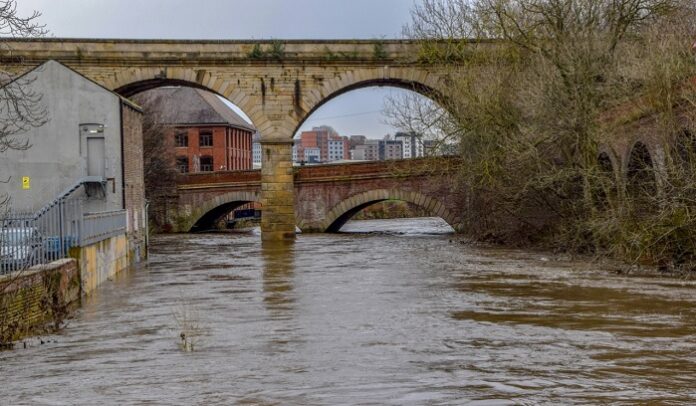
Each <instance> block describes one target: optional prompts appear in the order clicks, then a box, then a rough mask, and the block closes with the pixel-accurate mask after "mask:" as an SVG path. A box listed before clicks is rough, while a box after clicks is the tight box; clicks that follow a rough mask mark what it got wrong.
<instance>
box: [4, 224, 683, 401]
mask: <svg viewBox="0 0 696 406" xmlns="http://www.w3.org/2000/svg"><path fill="white" fill-rule="evenodd" d="M385 230H389V231H388V232H379V231H385ZM345 231H352V232H354V233H344V234H334V235H301V236H299V238H298V239H297V241H296V242H295V243H294V244H289V245H286V244H280V245H279V244H273V245H262V244H261V242H260V239H259V236H258V233H254V232H249V233H237V234H198V235H170V236H161V237H157V238H155V239H154V240H153V241H152V252H151V254H152V256H151V260H150V264H149V267H147V268H144V269H138V270H134V271H130V272H127V273H125V274H123V275H122V276H121V277H119V278H117V279H116V280H114V281H112V282H110V283H107V284H106V285H105V286H104V287H103V288H101V289H100V290H99V291H98V292H97V293H95V294H94V295H92V296H90V297H89V298H87V299H86V300H85V301H84V303H83V307H82V309H81V310H79V311H78V313H77V314H76V316H75V318H74V319H73V320H71V321H70V323H69V325H68V326H67V328H65V329H64V330H63V331H62V332H61V333H60V334H58V335H55V336H52V337H48V339H49V340H50V341H51V342H48V343H46V344H43V345H40V344H38V343H32V345H30V346H29V348H27V349H23V348H21V347H22V346H21V345H20V346H19V349H17V350H14V351H8V352H3V353H0V378H1V381H0V404H3V405H5V404H13V405H14V404H27V405H73V404H84V405H95V404H98V405H107V404H119V405H127V404H163V405H173V404H250V405H251V404H259V405H291V404H301V405H341V404H351V405H352V404H391V405H440V404H479V405H497V404H570V403H582V404H611V403H613V404H634V403H643V404H694V403H696V323H695V322H696V306H695V305H696V294H695V293H696V290H695V287H696V286H695V285H694V283H693V282H687V281H680V280H674V279H659V278H638V277H625V276H620V275H616V274H614V273H612V272H610V271H607V270H602V269H598V265H593V264H586V263H578V262H570V261H555V260H554V259H553V258H551V259H547V258H544V257H543V254H538V253H525V252H521V251H512V250H500V249H484V248H472V247H470V246H467V245H463V244H460V243H458V242H457V241H456V239H457V237H456V236H452V235H449V234H446V233H447V231H448V229H447V227H446V225H443V224H442V222H440V221H439V220H438V219H407V220H391V221H385V220H373V221H363V222H351V223H349V224H347V225H346V227H345ZM182 332H184V333H185V334H188V336H187V340H189V339H190V341H191V342H192V343H193V346H194V348H193V351H185V350H184V349H183V348H182V346H181V343H182V340H181V333H182Z"/></svg>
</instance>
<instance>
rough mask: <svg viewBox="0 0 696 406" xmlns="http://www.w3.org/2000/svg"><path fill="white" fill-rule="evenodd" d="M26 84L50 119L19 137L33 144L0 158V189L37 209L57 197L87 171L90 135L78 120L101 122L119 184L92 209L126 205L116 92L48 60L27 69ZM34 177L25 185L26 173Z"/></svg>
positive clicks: (14, 201) (111, 174)
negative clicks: (36, 93) (81, 129)
mask: <svg viewBox="0 0 696 406" xmlns="http://www.w3.org/2000/svg"><path fill="white" fill-rule="evenodd" d="M27 78H30V79H31V80H33V82H31V83H30V84H29V85H28V86H29V87H30V88H31V89H33V90H35V91H36V92H38V93H40V94H42V101H41V102H42V104H43V105H44V106H45V108H46V109H47V110H48V115H49V117H48V122H47V123H46V124H45V125H43V126H41V127H39V128H33V129H31V130H29V131H28V132H27V133H25V134H23V135H22V136H21V138H22V139H27V140H28V141H29V143H30V144H31V148H29V149H28V150H24V151H7V152H6V153H5V154H3V157H2V159H1V160H0V173H1V174H2V177H3V178H4V179H6V178H9V182H8V183H0V194H2V193H6V194H7V195H9V196H10V197H11V203H10V204H11V206H12V207H13V208H15V209H19V210H31V211H34V210H37V209H39V208H41V207H42V206H43V205H45V204H46V203H48V202H50V201H51V200H53V199H54V198H55V197H56V196H57V195H58V194H59V193H61V192H62V191H63V190H65V189H66V188H67V187H69V186H70V185H71V184H73V183H74V182H75V181H76V180H78V179H80V178H82V177H84V176H86V175H87V160H86V140H85V137H84V135H81V134H80V124H84V123H98V124H103V125H104V126H105V128H104V133H103V134H104V139H105V158H106V165H105V166H106V177H107V178H114V179H115V182H116V184H115V185H112V184H109V185H108V187H107V193H106V199H105V200H104V199H103V197H102V196H99V198H97V199H90V200H89V203H88V208H89V210H91V211H99V210H116V209H120V208H122V199H123V197H122V184H121V135H120V131H121V128H120V127H121V123H120V112H119V103H120V99H119V97H118V96H117V95H115V94H113V93H111V92H109V91H108V90H106V89H104V88H102V87H101V86H99V85H97V84H95V83H93V82H91V81H90V80H88V79H86V78H84V77H82V76H81V75H79V74H77V73H75V72H73V71H71V70H70V69H68V68H66V67H65V66H63V65H61V64H59V63H57V62H55V61H48V62H46V63H44V64H43V65H41V66H40V67H38V68H37V69H35V70H33V71H31V72H29V73H28V74H27ZM25 176H28V177H29V178H30V187H31V188H30V189H28V190H26V189H23V188H22V177H25Z"/></svg>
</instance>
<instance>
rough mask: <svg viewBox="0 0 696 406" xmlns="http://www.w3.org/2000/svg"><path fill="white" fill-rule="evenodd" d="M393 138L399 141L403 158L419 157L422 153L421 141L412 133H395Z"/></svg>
mask: <svg viewBox="0 0 696 406" xmlns="http://www.w3.org/2000/svg"><path fill="white" fill-rule="evenodd" d="M394 139H395V140H397V141H401V143H402V152H403V157H404V159H406V158H419V157H422V156H423V155H424V152H425V151H424V148H423V142H422V141H421V139H420V138H419V137H417V136H416V134H413V133H396V135H395V136H394Z"/></svg>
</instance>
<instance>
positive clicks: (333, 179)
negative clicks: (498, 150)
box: [168, 158, 466, 232]
mask: <svg viewBox="0 0 696 406" xmlns="http://www.w3.org/2000/svg"><path fill="white" fill-rule="evenodd" d="M458 163H459V161H458V160H457V159H456V158H425V159H413V160H400V161H378V162H359V163H350V164H336V165H320V166H304V167H296V168H295V169H294V170H293V172H294V173H293V178H294V185H295V189H294V193H295V200H294V213H295V215H296V219H297V220H296V221H297V227H299V228H300V230H302V231H303V232H335V231H338V230H339V229H340V228H341V226H342V225H343V224H345V222H346V221H348V220H349V219H350V218H351V217H352V216H353V215H354V214H356V213H357V212H359V211H360V210H362V209H363V208H365V207H367V206H369V205H371V204H374V203H378V202H381V201H384V200H391V199H393V200H401V201H405V202H409V203H413V204H415V205H417V206H419V207H422V208H424V209H426V210H427V211H428V212H430V213H431V215H433V216H437V217H441V218H442V219H444V220H445V221H446V222H447V223H448V224H449V225H451V226H452V228H454V229H455V230H460V229H461V223H462V216H463V214H464V213H462V203H463V202H465V201H466V199H465V197H466V196H465V195H464V192H463V191H462V188H461V185H460V184H459V183H458V182H457V180H456V171H457V165H458ZM261 179H262V175H261V171H259V170H254V171H228V172H210V173H195V174H187V175H180V176H179V180H178V205H177V207H176V209H174V212H173V213H170V214H169V216H168V217H169V218H170V222H171V224H173V225H174V228H175V230H174V231H181V232H187V231H190V230H195V229H197V228H201V229H205V228H208V227H211V226H212V225H213V224H214V223H216V222H217V220H219V219H220V218H221V217H222V216H224V215H226V214H227V213H228V212H229V211H230V210H233V209H234V208H236V207H239V206H241V205H243V204H245V203H249V202H259V201H261V196H262V191H263V188H264V187H268V186H267V185H262V181H261ZM263 216H266V212H265V207H264V214H263Z"/></svg>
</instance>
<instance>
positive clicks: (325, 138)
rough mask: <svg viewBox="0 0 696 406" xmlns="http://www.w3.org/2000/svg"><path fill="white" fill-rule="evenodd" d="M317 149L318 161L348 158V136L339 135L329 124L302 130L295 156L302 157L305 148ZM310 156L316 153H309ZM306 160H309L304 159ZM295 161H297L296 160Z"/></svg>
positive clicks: (304, 155)
mask: <svg viewBox="0 0 696 406" xmlns="http://www.w3.org/2000/svg"><path fill="white" fill-rule="evenodd" d="M315 148H318V149H319V160H318V162H316V163H320V162H331V161H338V160H344V159H350V141H349V139H348V137H341V136H339V135H338V133H337V132H336V130H334V129H333V128H331V127H329V126H320V127H314V128H312V130H311V131H303V132H302V133H301V134H300V138H299V140H298V144H297V157H298V159H300V158H302V159H304V158H305V157H306V156H307V154H306V153H305V150H306V149H312V150H313V149H315ZM310 155H311V156H312V157H315V156H316V154H315V152H314V151H312V152H311V153H310ZM305 161H306V162H309V161H307V160H306V159H305ZM296 162H297V161H296Z"/></svg>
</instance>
